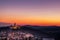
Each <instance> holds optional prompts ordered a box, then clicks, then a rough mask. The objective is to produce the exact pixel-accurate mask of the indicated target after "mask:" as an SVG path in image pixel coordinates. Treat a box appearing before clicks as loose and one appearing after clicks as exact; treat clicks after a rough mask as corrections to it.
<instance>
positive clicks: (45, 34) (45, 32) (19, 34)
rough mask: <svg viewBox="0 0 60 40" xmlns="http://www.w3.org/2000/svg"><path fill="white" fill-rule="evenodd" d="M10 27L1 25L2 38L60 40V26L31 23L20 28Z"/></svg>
mask: <svg viewBox="0 0 60 40" xmlns="http://www.w3.org/2000/svg"><path fill="white" fill-rule="evenodd" d="M10 27H11V26H6V27H0V40H60V27H56V26H49V27H43V26H40V27H39V26H30V25H25V26H21V27H20V28H18V29H11V28H10Z"/></svg>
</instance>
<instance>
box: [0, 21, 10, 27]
mask: <svg viewBox="0 0 60 40" xmlns="http://www.w3.org/2000/svg"><path fill="white" fill-rule="evenodd" d="M8 25H10V23H5V22H0V27H2V26H8Z"/></svg>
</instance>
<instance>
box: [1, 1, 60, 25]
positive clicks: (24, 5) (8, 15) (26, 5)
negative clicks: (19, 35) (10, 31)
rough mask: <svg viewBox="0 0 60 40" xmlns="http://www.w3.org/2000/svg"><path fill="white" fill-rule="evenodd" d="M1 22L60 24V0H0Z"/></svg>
mask: <svg viewBox="0 0 60 40" xmlns="http://www.w3.org/2000/svg"><path fill="white" fill-rule="evenodd" d="M0 22H7V23H15V22H16V23H18V24H21V25H26V24H29V25H60V0H12V1H11V0H8V1H6V0H0Z"/></svg>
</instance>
